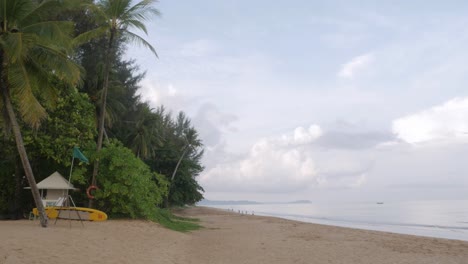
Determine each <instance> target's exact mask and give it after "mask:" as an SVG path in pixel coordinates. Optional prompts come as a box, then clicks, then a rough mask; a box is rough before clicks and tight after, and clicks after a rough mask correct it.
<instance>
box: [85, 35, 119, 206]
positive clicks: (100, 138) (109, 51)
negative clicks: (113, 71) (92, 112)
mask: <svg viewBox="0 0 468 264" xmlns="http://www.w3.org/2000/svg"><path fill="white" fill-rule="evenodd" d="M114 35H115V32H114V30H111V34H110V37H109V42H108V46H107V54H106V64H105V67H104V75H105V76H104V85H103V88H102V98H101V109H100V110H101V111H100V112H99V120H98V122H99V123H98V126H99V127H98V140H97V146H96V153H98V154H99V152H100V151H101V149H102V141H103V138H104V119H105V116H106V106H107V91H108V90H109V75H110V68H111V61H112V52H113V50H112V47H113V44H114V43H113V42H114ZM98 172H99V157H98V158H97V159H96V160H95V161H94V168H93V176H92V179H91V185H96V177H97V174H98ZM89 207H91V208H92V207H93V199H89Z"/></svg>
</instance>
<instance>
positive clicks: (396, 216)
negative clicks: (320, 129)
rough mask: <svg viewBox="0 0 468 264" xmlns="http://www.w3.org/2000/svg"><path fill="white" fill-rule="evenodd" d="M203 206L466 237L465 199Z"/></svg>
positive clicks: (447, 236)
mask: <svg viewBox="0 0 468 264" xmlns="http://www.w3.org/2000/svg"><path fill="white" fill-rule="evenodd" d="M203 206H207V207H214V208H219V209H224V210H229V211H234V212H236V213H241V214H250V215H251V214H254V215H262V216H273V217H279V218H284V219H291V220H297V221H301V222H308V223H317V224H324V225H333V226H342V227H350V228H358V229H366V230H376V231H384V232H392V233H400V234H409V235H417V236H426V237H437V238H446V239H457V240H464V241H468V200H437V201H404V202H403V201H398V202H396V201H395V202H307V203H305V202H304V203H262V204H204V205H203Z"/></svg>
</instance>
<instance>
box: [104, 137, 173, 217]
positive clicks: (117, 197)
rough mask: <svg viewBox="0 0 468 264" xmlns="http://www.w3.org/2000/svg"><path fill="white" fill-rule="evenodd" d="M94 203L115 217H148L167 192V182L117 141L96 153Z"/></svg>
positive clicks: (152, 214) (153, 213)
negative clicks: (97, 162)
mask: <svg viewBox="0 0 468 264" xmlns="http://www.w3.org/2000/svg"><path fill="white" fill-rule="evenodd" d="M99 162H100V170H99V174H98V177H97V182H98V186H99V188H100V189H99V190H98V191H97V192H96V200H97V206H98V208H99V209H101V210H103V211H105V212H107V213H108V214H109V215H110V216H114V217H130V218H146V219H151V218H152V216H154V215H155V214H156V206H157V205H160V204H161V203H162V201H163V197H164V196H166V195H167V188H168V182H167V180H165V179H164V177H162V176H161V175H158V174H156V173H154V172H151V171H150V169H149V167H148V166H147V165H146V164H145V163H144V162H143V161H141V160H140V159H139V158H137V157H136V156H135V154H133V152H132V151H131V150H130V149H128V148H126V147H124V146H123V145H122V144H121V143H120V142H118V141H112V142H111V143H110V144H108V145H107V146H105V148H103V149H102V150H101V152H100V155H99Z"/></svg>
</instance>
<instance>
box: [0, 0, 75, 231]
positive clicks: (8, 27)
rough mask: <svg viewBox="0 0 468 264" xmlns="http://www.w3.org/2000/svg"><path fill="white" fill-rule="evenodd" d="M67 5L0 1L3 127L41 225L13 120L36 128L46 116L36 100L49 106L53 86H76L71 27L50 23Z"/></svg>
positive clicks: (54, 1)
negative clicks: (12, 140)
mask: <svg viewBox="0 0 468 264" xmlns="http://www.w3.org/2000/svg"><path fill="white" fill-rule="evenodd" d="M64 3H65V1H60V0H44V1H31V0H0V91H1V93H0V97H1V99H2V100H1V102H2V103H1V105H0V107H1V108H2V109H3V112H4V113H5V114H4V117H3V118H4V121H5V122H4V123H5V125H7V126H8V128H7V130H9V129H11V130H12V132H13V135H14V138H15V141H16V146H17V149H18V153H19V155H20V158H21V162H22V165H23V169H24V173H25V174H26V178H27V179H28V182H29V185H30V187H31V191H32V195H33V198H34V201H35V204H36V207H37V208H38V210H39V214H40V219H41V225H42V226H43V227H47V223H48V219H47V215H46V214H45V210H44V206H43V204H42V201H41V197H40V194H39V190H38V189H37V185H36V181H35V178H34V174H33V172H32V169H31V166H30V163H29V159H28V155H27V153H26V149H25V147H24V142H23V137H22V135H21V130H20V126H19V124H18V120H17V117H16V112H18V113H19V114H20V116H21V118H22V120H23V121H24V122H25V123H27V124H29V125H31V126H32V127H34V128H37V127H38V126H39V124H40V121H41V120H42V119H43V118H44V117H45V116H46V111H45V109H44V108H43V107H42V105H41V104H40V103H39V100H38V98H40V99H41V100H43V102H48V101H49V100H51V99H53V98H54V96H53V95H54V94H56V93H55V92H54V91H55V88H54V85H53V84H52V83H55V84H56V83H59V82H66V83H76V82H78V80H79V78H80V69H79V67H78V66H77V65H76V64H75V63H74V62H72V61H71V60H70V59H69V58H70V56H69V54H70V52H71V50H72V41H71V36H72V34H73V24H72V23H71V22H65V21H50V20H48V19H47V18H49V17H52V15H53V14H58V10H59V9H60V8H62V7H63V4H64Z"/></svg>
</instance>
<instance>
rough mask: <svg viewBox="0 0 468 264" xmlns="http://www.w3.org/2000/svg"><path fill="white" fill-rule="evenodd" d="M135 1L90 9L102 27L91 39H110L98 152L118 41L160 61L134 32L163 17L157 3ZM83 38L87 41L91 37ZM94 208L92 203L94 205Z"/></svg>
mask: <svg viewBox="0 0 468 264" xmlns="http://www.w3.org/2000/svg"><path fill="white" fill-rule="evenodd" d="M132 2H133V1H132V0H101V1H98V2H97V4H96V5H89V8H90V9H91V10H92V11H94V13H95V15H96V17H97V20H98V24H99V25H100V26H99V27H98V28H97V29H95V30H93V31H90V32H89V36H92V35H94V36H96V35H97V34H100V33H104V34H105V36H106V38H107V44H106V45H107V47H106V56H105V66H104V83H103V87H102V93H101V106H100V113H99V119H98V122H99V123H98V139H97V147H96V151H97V152H98V153H99V151H100V150H101V148H102V141H103V135H104V119H105V116H106V113H105V112H106V104H107V93H108V90H109V75H110V71H111V66H112V65H111V63H112V61H113V59H112V56H113V54H115V50H114V49H115V48H116V47H115V46H116V41H117V40H118V39H119V38H123V39H124V41H128V42H133V43H136V44H139V45H143V46H144V47H146V48H148V49H149V50H151V51H152V52H153V53H154V54H155V56H156V57H157V54H156V50H155V49H154V48H153V46H151V44H150V43H148V42H147V41H146V40H145V39H144V38H142V37H140V36H139V35H137V34H135V33H134V32H132V31H130V30H131V29H137V30H140V31H143V32H144V33H146V34H147V30H146V26H145V24H144V22H145V21H148V20H149V19H150V18H151V17H152V16H157V15H159V11H158V10H157V9H156V8H154V7H153V4H154V3H156V2H157V1H156V0H143V1H140V2H138V3H136V4H135V5H132ZM89 36H87V35H83V39H84V38H86V37H89ZM98 168H99V161H98V160H96V161H95V162H94V169H93V175H92V181H91V183H92V184H93V185H95V184H96V176H97V174H98ZM90 204H91V202H90Z"/></svg>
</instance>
